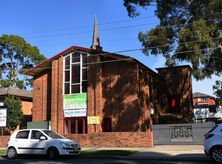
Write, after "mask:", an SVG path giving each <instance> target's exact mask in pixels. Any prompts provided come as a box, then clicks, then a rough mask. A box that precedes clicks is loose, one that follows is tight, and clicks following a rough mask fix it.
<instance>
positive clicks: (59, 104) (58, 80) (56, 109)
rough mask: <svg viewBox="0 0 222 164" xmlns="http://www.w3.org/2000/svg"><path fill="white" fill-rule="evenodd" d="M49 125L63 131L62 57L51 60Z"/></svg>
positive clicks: (55, 129)
mask: <svg viewBox="0 0 222 164" xmlns="http://www.w3.org/2000/svg"><path fill="white" fill-rule="evenodd" d="M51 83H52V92H51V127H52V130H54V131H56V132H59V133H63V124H64V123H63V120H64V119H63V117H64V112H63V57H60V58H59V59H58V60H54V61H53V62H52V82H51Z"/></svg>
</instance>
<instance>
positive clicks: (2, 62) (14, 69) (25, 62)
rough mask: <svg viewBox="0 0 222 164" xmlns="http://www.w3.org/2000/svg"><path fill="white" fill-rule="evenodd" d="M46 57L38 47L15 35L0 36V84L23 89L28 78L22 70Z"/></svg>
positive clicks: (27, 82)
mask: <svg viewBox="0 0 222 164" xmlns="http://www.w3.org/2000/svg"><path fill="white" fill-rule="evenodd" d="M45 59H46V58H45V57H44V56H43V55H41V54H40V52H39V49H38V48H37V47H35V46H31V45H30V44H29V43H27V42H26V41H25V40H24V39H23V38H21V37H19V36H16V35H2V36H0V70H1V71H0V77H1V78H0V79H1V80H0V86H1V87H14V88H20V89H25V88H26V86H27V84H29V85H30V83H29V81H28V79H27V78H26V77H25V76H22V75H23V74H24V72H25V71H26V70H28V69H30V68H33V67H34V66H35V65H37V64H39V63H40V62H41V61H43V60H45Z"/></svg>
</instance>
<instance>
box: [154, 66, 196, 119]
mask: <svg viewBox="0 0 222 164" xmlns="http://www.w3.org/2000/svg"><path fill="white" fill-rule="evenodd" d="M158 73H159V75H160V76H162V77H163V78H164V80H165V85H166V88H165V93H164V94H165V95H166V96H167V97H169V96H177V97H178V101H177V105H176V111H177V113H180V114H183V115H184V116H185V117H187V118H188V117H189V118H188V119H190V118H191V117H193V115H192V110H193V100H192V79H191V71H190V67H189V66H181V67H180V66H178V67H167V68H162V69H158ZM169 103H170V102H168V104H169ZM167 112H169V111H166V113H167Z"/></svg>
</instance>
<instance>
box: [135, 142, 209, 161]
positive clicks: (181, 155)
mask: <svg viewBox="0 0 222 164" xmlns="http://www.w3.org/2000/svg"><path fill="white" fill-rule="evenodd" d="M131 157H143V158H149V159H193V160H201V159H203V160H207V158H206V156H205V154H204V149H203V146H202V145H160V146H154V147H152V148H146V149H140V151H138V152H137V153H134V154H132V155H131Z"/></svg>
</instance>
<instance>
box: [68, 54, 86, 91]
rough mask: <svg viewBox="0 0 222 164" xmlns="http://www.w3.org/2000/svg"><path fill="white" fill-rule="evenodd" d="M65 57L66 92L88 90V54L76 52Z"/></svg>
mask: <svg viewBox="0 0 222 164" xmlns="http://www.w3.org/2000/svg"><path fill="white" fill-rule="evenodd" d="M64 58H65V64H64V67H65V69H64V94H77V93H85V92H87V54H85V53H81V52H74V53H72V54H70V55H67V56H65V57H64Z"/></svg>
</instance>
